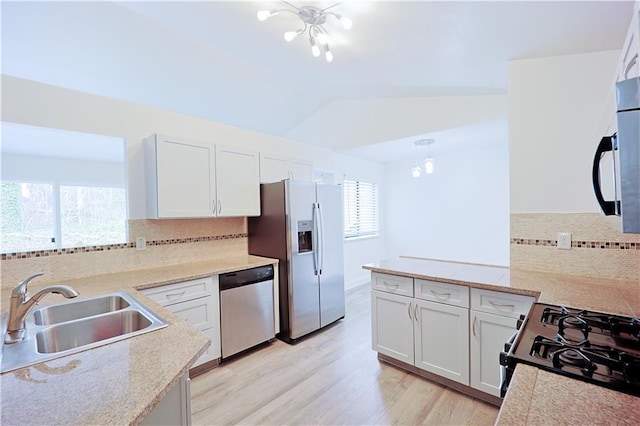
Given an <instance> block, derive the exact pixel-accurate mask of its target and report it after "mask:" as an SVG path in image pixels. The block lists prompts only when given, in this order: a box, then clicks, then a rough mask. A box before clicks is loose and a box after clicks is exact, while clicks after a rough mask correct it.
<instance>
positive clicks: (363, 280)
mask: <svg viewBox="0 0 640 426" xmlns="http://www.w3.org/2000/svg"><path fill="white" fill-rule="evenodd" d="M370 282H371V274H367V275H363V276H362V277H359V278H356V279H355V280H351V281H347V282H346V283H344V288H345V291H349V290H353V289H354V288H358V287H362V286H363V285H365V284H369V283H370Z"/></svg>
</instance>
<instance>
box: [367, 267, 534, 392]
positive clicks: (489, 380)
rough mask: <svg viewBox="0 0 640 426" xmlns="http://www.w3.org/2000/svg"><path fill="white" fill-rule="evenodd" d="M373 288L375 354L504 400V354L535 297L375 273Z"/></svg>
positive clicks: (372, 311)
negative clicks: (502, 370)
mask: <svg viewBox="0 0 640 426" xmlns="http://www.w3.org/2000/svg"><path fill="white" fill-rule="evenodd" d="M371 285H372V291H371V319H372V324H371V332H372V346H373V350H375V351H377V352H379V353H381V354H384V355H386V356H389V357H391V358H394V359H397V360H399V361H402V362H404V363H406V364H409V365H412V366H415V367H417V368H419V369H422V370H424V371H428V372H430V373H433V374H437V375H438V376H441V377H444V378H446V379H449V380H452V381H455V382H458V383H461V384H463V385H466V386H470V387H471V388H474V389H477V390H479V391H482V392H485V393H487V394H489V395H494V396H497V397H499V396H500V363H499V356H500V352H501V351H502V350H503V349H504V344H505V342H506V341H507V340H508V339H509V337H511V335H512V334H513V333H514V332H515V331H516V321H517V318H518V317H519V316H520V315H521V314H526V313H527V312H528V311H529V308H530V307H531V304H532V303H533V302H534V301H535V299H534V298H533V297H530V296H523V295H518V294H512V293H503V292H498V291H490V290H484V289H477V288H472V289H469V287H467V286H464V285H457V284H448V283H441V282H437V281H427V280H420V279H415V280H414V279H411V278H407V277H401V276H395V275H389V274H380V273H375V272H374V273H372V274H371ZM414 295H415V296H414Z"/></svg>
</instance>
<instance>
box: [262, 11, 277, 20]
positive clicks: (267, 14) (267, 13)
mask: <svg viewBox="0 0 640 426" xmlns="http://www.w3.org/2000/svg"><path fill="white" fill-rule="evenodd" d="M273 15H274V14H273V13H271V11H270V10H259V11H258V21H264V20H266V19H268V18H271V17H272V16H273Z"/></svg>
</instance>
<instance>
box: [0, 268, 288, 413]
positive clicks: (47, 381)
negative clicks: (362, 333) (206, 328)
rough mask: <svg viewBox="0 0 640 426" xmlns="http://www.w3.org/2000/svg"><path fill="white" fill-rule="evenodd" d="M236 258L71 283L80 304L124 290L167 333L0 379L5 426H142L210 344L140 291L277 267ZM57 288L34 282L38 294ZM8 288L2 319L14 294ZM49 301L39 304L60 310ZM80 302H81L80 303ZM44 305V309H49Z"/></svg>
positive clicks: (33, 289)
mask: <svg viewBox="0 0 640 426" xmlns="http://www.w3.org/2000/svg"><path fill="white" fill-rule="evenodd" d="M275 262H276V261H275V260H272V259H266V258H261V257H257V256H236V257H230V258H226V259H215V260H212V261H207V262H197V263H188V264H181V265H172V266H166V267H160V268H153V269H144V270H137V271H129V272H122V273H114V274H105V275H98V276H92V277H88V278H81V279H74V280H66V281H65V282H64V284H67V285H71V286H72V287H74V288H75V289H76V290H77V291H78V292H79V293H80V296H79V298H84V297H92V296H97V295H100V294H106V293H113V292H116V291H126V292H128V293H129V294H131V295H132V296H133V297H135V298H136V299H138V300H140V301H141V302H142V303H144V304H145V305H146V306H147V307H149V308H151V310H152V311H154V312H155V313H156V314H158V315H159V316H160V317H162V318H163V319H165V320H166V321H167V322H168V323H169V326H168V327H166V328H163V329H160V330H157V331H153V332H150V333H146V334H142V335H140V336H136V337H132V338H130V339H125V340H121V341H119V342H116V343H111V344H108V345H105V346H101V347H98V348H95V349H91V350H87V351H84V352H79V353H76V354H73V355H69V356H66V357H63V358H58V359H56V360H53V361H47V362H43V363H41V364H37V365H33V366H31V367H25V368H22V369H19V370H15V371H11V372H7V373H4V374H2V375H1V376H0V392H1V393H0V402H1V408H0V411H1V414H0V424H2V425H27V424H38V425H44V424H60V425H61V424H64V425H72V424H83V425H87V424H100V425H107V424H118V425H120V424H137V423H140V421H142V419H143V418H144V417H145V416H146V415H148V414H149V413H150V412H151V410H152V409H153V408H154V407H155V406H156V405H157V403H158V402H159V401H160V400H161V399H162V397H163V396H164V395H166V393H167V392H168V391H169V390H170V389H171V388H172V387H173V385H175V384H176V383H177V382H178V381H179V379H180V378H181V377H182V376H183V375H184V374H185V373H187V371H188V370H189V368H190V367H191V366H192V365H193V363H194V362H195V361H196V360H197V359H198V358H199V357H200V355H202V354H203V353H204V351H205V350H206V349H207V347H208V346H209V344H210V341H209V338H208V337H207V336H206V335H205V334H203V333H201V332H200V331H198V330H197V329H195V328H194V327H192V326H191V325H189V324H187V323H186V322H185V321H183V320H181V319H180V318H179V317H177V316H176V315H174V314H172V313H171V312H169V311H168V310H166V309H165V308H163V307H162V306H160V305H158V304H157V303H155V302H153V301H152V300H151V299H149V298H147V297H145V296H144V295H142V294H141V293H139V292H138V291H136V290H139V289H144V288H151V287H156V286H160V285H165V284H171V283H175V282H180V281H187V280H190V279H196V278H201V277H206V276H211V275H215V274H221V273H225V272H230V271H234V270H240V269H245V268H252V267H256V266H263V265H268V264H273V263H275ZM51 284H53V283H52V282H45V281H42V282H39V281H34V282H33V285H30V286H29V292H30V293H31V294H34V293H35V292H36V291H38V290H39V289H41V288H42V287H46V286H47V285H51ZM10 288H11V287H2V296H3V297H2V312H3V313H5V312H7V310H8V297H7V296H8V291H10ZM62 300H64V299H62V298H58V297H56V295H49V296H47V297H46V298H45V299H43V301H42V302H43V303H41V305H46V304H51V303H59V302H61V301H62ZM75 300H78V299H75ZM45 302H46V303H45Z"/></svg>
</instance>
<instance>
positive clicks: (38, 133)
mask: <svg viewBox="0 0 640 426" xmlns="http://www.w3.org/2000/svg"><path fill="white" fill-rule="evenodd" d="M124 164H125V162H124V140H123V139H122V138H115V137H110V136H102V135H92V134H85V133H78V132H70V131H65V130H59V129H49V128H41V127H33V126H26V125H21V124H15V123H6V122H3V123H2V168H1V171H2V174H1V182H0V200H1V203H0V204H1V209H0V210H1V212H0V214H1V221H0V222H1V231H2V232H1V235H2V238H1V241H0V248H1V251H2V252H3V253H9V252H26V251H33V250H47V249H56V248H68V247H81V246H95V245H105V244H121V243H124V242H126V241H127V229H126V228H127V226H126V219H127V200H126V188H125V177H124V176H125V173H124Z"/></svg>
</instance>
